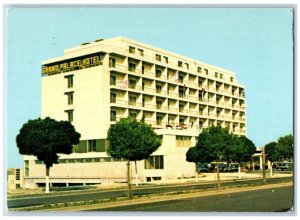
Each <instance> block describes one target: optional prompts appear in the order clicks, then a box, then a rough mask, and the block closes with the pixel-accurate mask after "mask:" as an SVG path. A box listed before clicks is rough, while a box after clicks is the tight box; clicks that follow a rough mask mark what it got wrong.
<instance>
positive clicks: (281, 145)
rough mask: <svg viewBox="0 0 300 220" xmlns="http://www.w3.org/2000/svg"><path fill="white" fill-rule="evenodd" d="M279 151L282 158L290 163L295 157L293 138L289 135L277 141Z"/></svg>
mask: <svg viewBox="0 0 300 220" xmlns="http://www.w3.org/2000/svg"><path fill="white" fill-rule="evenodd" d="M277 149H278V152H279V154H280V156H281V158H283V159H285V160H289V161H290V160H291V159H292V158H293V156H294V147H293V136H292V135H291V134H289V135H286V136H284V137H280V138H279V139H278V141H277Z"/></svg>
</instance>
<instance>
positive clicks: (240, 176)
mask: <svg viewBox="0 0 300 220" xmlns="http://www.w3.org/2000/svg"><path fill="white" fill-rule="evenodd" d="M238 169H239V179H242V175H241V165H240V164H239V168H238Z"/></svg>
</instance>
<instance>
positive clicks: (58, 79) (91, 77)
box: [24, 37, 246, 188]
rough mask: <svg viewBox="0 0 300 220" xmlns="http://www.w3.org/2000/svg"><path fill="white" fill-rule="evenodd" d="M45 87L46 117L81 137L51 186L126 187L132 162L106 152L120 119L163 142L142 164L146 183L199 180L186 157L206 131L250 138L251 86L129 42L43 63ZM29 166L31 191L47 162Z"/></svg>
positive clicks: (83, 48)
mask: <svg viewBox="0 0 300 220" xmlns="http://www.w3.org/2000/svg"><path fill="white" fill-rule="evenodd" d="M41 83H42V86H41V87H42V100H41V102H42V106H41V117H42V118H44V117H47V116H49V117H51V118H54V119H56V120H69V121H70V122H72V124H73V125H74V126H75V129H76V130H77V131H78V132H79V133H80V134H81V141H80V144H79V145H78V146H74V149H73V153H72V154H70V155H60V163H59V164H56V165H54V166H53V167H52V168H51V169H50V182H51V183H52V185H72V184H95V183H105V182H123V181H126V165H125V163H126V162H125V161H122V160H115V159H113V158H111V157H109V156H108V155H107V154H106V153H105V150H106V149H107V147H108V142H107V140H106V137H107V130H108V129H109V127H110V126H111V125H113V124H115V123H116V122H117V121H119V120H120V119H121V118H125V117H131V118H136V119H137V120H143V121H144V122H145V123H147V124H150V125H151V126H152V127H153V128H155V131H156V133H157V134H158V135H161V136H162V138H163V142H162V146H161V147H160V148H159V149H158V150H157V151H155V152H154V153H153V154H152V155H151V156H150V158H149V159H147V160H143V161H138V162H137V173H138V180H139V181H140V182H146V181H154V180H160V179H174V178H181V177H187V176H193V175H194V172H195V164H194V163H189V162H186V152H187V150H188V149H189V147H191V146H194V145H195V143H196V141H197V138H198V135H199V133H200V132H201V130H202V129H203V128H207V127H209V126H212V125H215V126H217V125H220V126H223V127H228V128H229V129H230V131H231V132H233V133H235V134H237V135H246V100H245V87H244V86H243V85H242V84H240V83H238V82H237V79H236V76H235V73H233V72H231V71H229V70H225V69H222V68H219V67H216V66H213V65H210V64H206V63H203V62H200V61H198V60H194V59H191V58H188V57H185V56H182V55H179V54H176V53H172V52H169V51H166V50H163V49H160V48H157V47H154V46H150V45H147V44H144V43H140V42H137V41H134V40H131V39H127V38H124V37H116V38H112V39H105V40H104V39H98V40H96V41H95V42H92V43H83V44H82V45H80V46H78V47H74V48H71V49H67V50H65V51H64V55H63V56H61V57H56V58H53V59H49V60H46V61H44V62H42V78H41ZM131 167H132V172H133V174H134V173H135V171H134V166H131ZM24 168H25V173H24V185H25V188H31V187H36V186H39V185H40V186H41V185H44V184H45V179H44V178H45V166H44V165H43V163H42V162H40V161H38V160H37V159H36V158H35V157H33V156H24ZM133 176H134V175H133Z"/></svg>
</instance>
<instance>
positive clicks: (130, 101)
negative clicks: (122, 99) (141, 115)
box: [129, 96, 136, 106]
mask: <svg viewBox="0 0 300 220" xmlns="http://www.w3.org/2000/svg"><path fill="white" fill-rule="evenodd" d="M129 105H134V106H135V105H136V96H129Z"/></svg>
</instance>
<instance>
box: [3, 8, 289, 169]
mask: <svg viewBox="0 0 300 220" xmlns="http://www.w3.org/2000/svg"><path fill="white" fill-rule="evenodd" d="M4 28H5V30H4V49H5V54H4V58H5V59H4V65H5V74H4V105H5V106H4V131H5V133H4V143H5V148H4V162H5V163H6V165H7V167H22V166H23V162H22V157H21V155H20V154H19V153H18V148H17V146H16V141H15V140H16V135H17V134H18V132H19V129H20V128H21V127H22V125H23V124H24V123H26V122H27V121H28V120H29V119H35V118H38V117H39V116H40V113H41V62H42V61H43V60H47V59H50V58H54V57H58V56H62V55H63V50H64V49H67V48H72V47H75V46H78V45H80V44H81V43H83V42H89V41H90V42H93V41H94V40H96V39H99V38H112V37H116V36H124V37H127V38H131V39H134V40H137V41H140V42H143V43H146V44H150V45H153V46H156V47H159V48H163V49H166V50H168V51H171V52H175V53H178V54H181V55H184V56H187V57H191V58H193V59H196V60H200V61H203V62H206V63H209V64H212V65H214V66H218V67H222V68H225V69H228V70H231V71H234V72H235V73H236V77H237V80H238V82H239V83H241V84H244V85H245V86H246V104H247V109H246V114H247V136H248V138H249V139H251V140H252V141H253V143H254V144H255V145H256V146H257V147H261V146H263V145H265V144H267V143H269V142H271V141H276V140H277V139H278V138H279V137H281V136H284V135H287V134H293V123H294V119H293V77H294V75H293V11H292V10H291V9H289V8H200V7H198V8H196V7H192V8H183V7H180V8H179V7H173V8H172V7H164V8H157V7H156V8H150V7H148V8H147V7H139V8H130V7H123V8H121V7H114V8H109V7H77V8H76V7H73V8H71V7H65V8H63V7H61V8H58V7H56V8H54V7H53V8H51V7H49V6H48V7H34V8H30V7H16V6H14V7H10V8H7V9H6V11H5V18H4Z"/></svg>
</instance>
